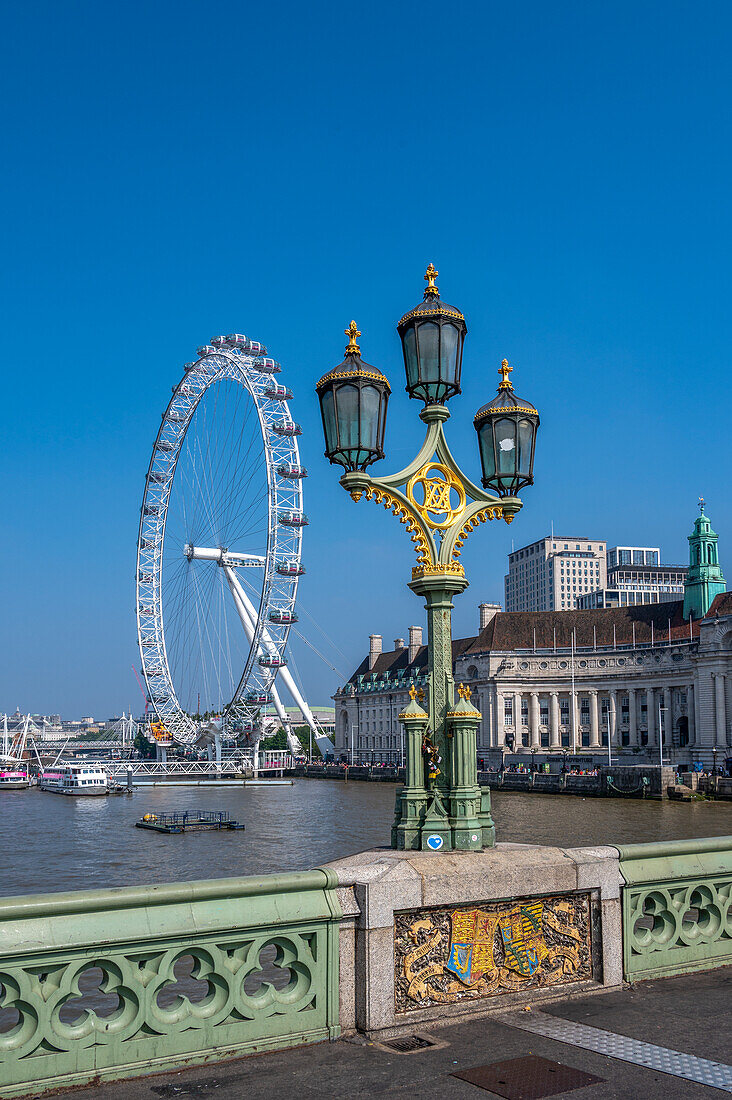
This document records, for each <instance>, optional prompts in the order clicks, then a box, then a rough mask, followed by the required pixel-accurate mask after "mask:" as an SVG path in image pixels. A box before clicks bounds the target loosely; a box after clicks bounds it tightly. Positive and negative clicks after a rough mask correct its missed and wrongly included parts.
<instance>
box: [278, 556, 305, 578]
mask: <svg viewBox="0 0 732 1100" xmlns="http://www.w3.org/2000/svg"><path fill="white" fill-rule="evenodd" d="M276 569H277V572H278V573H279V574H280V576H281V577H301V576H302V575H303V573H304V572H305V567H304V566H303V565H301V564H300V562H299V561H298V560H297V559H296V560H295V561H281V562H279V564H278V565H277V566H276Z"/></svg>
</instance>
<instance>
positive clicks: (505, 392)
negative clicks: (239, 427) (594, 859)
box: [316, 264, 539, 850]
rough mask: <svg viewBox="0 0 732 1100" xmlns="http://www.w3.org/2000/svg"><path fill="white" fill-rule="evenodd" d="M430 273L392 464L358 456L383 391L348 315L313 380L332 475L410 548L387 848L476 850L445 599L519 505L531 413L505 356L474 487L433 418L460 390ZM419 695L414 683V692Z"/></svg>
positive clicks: (456, 359)
mask: <svg viewBox="0 0 732 1100" xmlns="http://www.w3.org/2000/svg"><path fill="white" fill-rule="evenodd" d="M437 275H438V272H437V271H435V268H434V267H433V265H432V264H430V265H429V267H428V268H427V273H426V275H425V279H426V280H427V288H426V290H425V292H424V300H423V301H422V302H420V303H419V305H418V306H416V307H415V308H414V309H412V310H410V311H409V312H408V313H405V314H404V316H403V317H402V319H401V320H400V322H399V324H398V326H397V330H398V332H399V336H400V337H401V341H402V350H403V353H404V366H405V369H406V376H407V386H406V389H407V393H408V394H409V396H410V397H413V398H415V399H418V400H421V401H422V402H423V403H424V408H423V409H422V411H421V412H420V414H419V416H420V419H421V420H422V421H423V422H424V424H425V425H426V427H427V435H426V437H425V441H424V443H423V444H422V447H421V448H420V450H419V452H418V454H417V455H416V456H415V458H414V459H413V460H412V461H411V462H410V463H409V465H408V466H407V467H406V468H405V469H403V470H400V471H399V473H396V474H392V475H390V476H388V477H381V478H375V477H371V476H370V475H369V474H368V473H366V468H367V466H369V465H371V464H372V463H373V462H375V461H376V460H377V459H381V458H383V457H384V432H385V428H386V407H387V402H388V399H389V394H390V392H391V390H390V387H389V383H388V381H387V379H386V378H385V376H384V375H383V374H382V373H381V371H379V370H377V368H376V367H372V366H369V365H368V364H367V363H364V362H363V360H362V359H361V350H360V347H359V345H358V343H357V340H358V337H359V336H360V335H361V333H360V332H359V331H358V329H357V327H356V322H355V321H351V324H350V326H349V328H348V329H346V335H347V336H348V337H349V343H348V346H347V348H346V356H345V359H344V360H343V362H342V363H340V364H339V365H338V366H337V367H335V368H334V369H333V370H332V371H330V372H329V373H328V374H326V375H325V376H324V377H323V378H321V379H320V381H319V382H318V384H317V387H316V389H317V393H318V397H319V399H320V408H321V413H322V417H323V431H324V435H325V454H326V457H327V458H328V459H329V460H330V461H331V462H332V463H337V464H339V465H341V466H343V467H344V468H345V471H346V472H345V473H344V474H343V476H342V477H341V485H342V486H343V488H344V489H346V490H347V492H349V493H350V494H351V496H352V497H353V499H354V500H355V501H359V500H361V499H366V500H373V501H375V502H376V503H377V504H382V505H383V506H384V507H385V508H387V509H389V510H390V511H391V512H392V513H393V514H394V515H395V516H396V517H397V518H398V519H399V522H400V523H402V524H404V526H405V527H406V529H407V531H408V533H409V535H410V537H411V539H412V542H413V543H414V548H415V551H416V555H417V564H416V565H415V566H414V568H413V569H412V580H411V583H410V584H409V587H410V588H411V589H412V591H413V592H414V593H415V594H416V595H418V596H421V597H422V598H423V599H424V601H425V607H426V610H427V641H428V658H427V668H428V692H427V697H426V698H419V699H418V697H417V693H416V691H415V690H414V687H412V689H411V691H410V697H411V698H410V702H409V704H408V705H407V707H406V708H405V710H404V711H403V713H402V714H400V715H399V719H400V721H401V722H402V723H403V725H404V729H405V733H406V781H405V785H404V787H403V788H402V789H401V790H400V791H399V793H398V795H397V803H396V811H395V819H394V825H393V828H392V847H394V848H399V849H414V848H421V849H428V850H429V849H432V850H440V849H442V850H445V849H473V850H475V849H480V848H483V847H490V846H492V845H493V844H494V843H495V828H494V826H493V819H492V817H491V809H490V792H489V791H488V790H483V791H481V789H480V787H479V786H478V776H477V756H476V732H477V728H478V725H479V723H480V717H481V716H480V712H479V711H478V710H476V708H475V707H474V706H473V704H472V703H471V702H470V689H469V688H463V686H462V685H460V687H459V689H458V696H459V699H458V702H457V703H456V702H455V685H454V681H453V673H452V630H451V612H452V607H453V604H452V600H453V597H454V596H455V595H457V594H458V593H460V592H463V591H464V589H465V588H467V585H468V582H467V580H466V578H465V570H464V568H463V566H462V565H461V564H460V560H459V559H460V552H461V549H462V547H463V544H464V543H465V540H466V538H467V537H468V535H469V534H470V532H471V531H473V530H474V529H475V528H476V527H477V526H478V525H479V524H480V523H485V522H486V521H487V520H493V519H503V520H505V522H506V523H511V521H512V520H513V517H514V516H515V515H516V513H517V512H518V511H519V509H520V508H521V501H520V500H519V499H518V497H517V496H516V493H517V492H518V491H519V489H521V488H522V487H523V486H525V485H531V484H532V483H533V476H532V470H533V462H534V445H535V441H536V431H537V428H538V426H539V414H538V413H537V411H536V409H535V408H534V406H533V405H531V404H530V403H529V402H528V401H524V400H522V399H521V398H519V397H517V396H516V394H515V393H514V390H513V386H512V385H511V383H510V381H509V380H508V376H509V374H510V373H511V368H510V367H509V366H508V363H507V362H506V360H505V359H504V361H503V365H502V367H501V370H500V371H499V374H501V376H502V381H501V383H500V385H499V387H498V394H497V396H496V397H495V398H494V399H493V401H491V402H490V403H489V404H487V405H485V406H483V408H482V409H480V410H479V412H478V413H477V414H476V417H475V421H474V425H475V429H476V431H477V433H478V444H479V450H480V458H481V465H482V469H483V478H482V482H483V486H484V490H485V491H484V490H481V489H479V488H478V486H477V485H474V484H473V483H472V482H471V481H469V480H468V478H467V477H466V476H465V474H464V473H463V472H462V470H461V469H460V467H459V466H458V465H457V463H456V462H455V459H454V458H453V457H452V455H451V453H450V450H449V448H448V445H447V441H446V439H445V433H444V429H443V425H444V423H445V421H446V420H448V419H449V417H450V413H449V411H448V409H447V406H446V402H447V401H449V400H450V398H451V397H454V396H455V395H456V394H459V393H460V370H461V366H462V353H463V342H464V340H465V334H466V332H467V326H466V324H465V318H464V316H463V314H462V313H461V312H460V310H459V309H457V308H456V307H455V306H450V305H447V303H445V302H442V301H441V300H440V292H439V290H438V288H437V286H436V284H435V279H436V278H437ZM420 694H422V693H420Z"/></svg>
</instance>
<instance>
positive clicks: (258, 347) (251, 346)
mask: <svg viewBox="0 0 732 1100" xmlns="http://www.w3.org/2000/svg"><path fill="white" fill-rule="evenodd" d="M247 352H248V354H249V355H255V356H260V355H266V354H267V349H266V347H265V346H264V344H260V342H259V340H249V341H247Z"/></svg>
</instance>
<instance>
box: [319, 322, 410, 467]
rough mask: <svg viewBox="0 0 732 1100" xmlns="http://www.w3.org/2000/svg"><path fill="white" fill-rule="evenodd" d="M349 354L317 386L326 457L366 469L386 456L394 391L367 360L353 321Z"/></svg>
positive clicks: (345, 464)
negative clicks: (389, 407)
mask: <svg viewBox="0 0 732 1100" xmlns="http://www.w3.org/2000/svg"><path fill="white" fill-rule="evenodd" d="M345 333H346V336H348V338H349V341H348V346H347V348H346V357H345V359H344V360H343V362H342V363H339V364H338V366H337V367H334V368H333V370H332V371H329V372H328V374H326V375H324V376H323V377H322V378H321V379H320V381H319V382H318V384H317V386H316V387H315V389H316V390H317V393H318V397H319V399H320V412H321V415H322V417H323V434H324V435H325V456H326V458H329V459H330V461H331V462H332V463H336V462H337V463H338V464H339V465H340V466H343V467H345V469H346V470H350V471H352V470H365V469H366V467H367V466H369V465H370V464H371V463H372V462H375V461H376V459H377V458H383V457H384V429H385V428H386V405H387V402H388V400H389V394H390V393H391V387H390V386H389V383H388V381H387V379H386V378H385V377H384V375H383V374H382V373H381V371H380V370H378V369H377V368H376V367H372V366H370V365H369V364H368V363H364V361H363V359H362V358H361V349H360V347H359V346H358V344H357V343H356V341H357V339H358V337H359V336H360V335H361V333H360V332H359V331H358V328H357V327H356V322H355V321H351V324H350V325H349V327H348V328H347V329H346V330H345Z"/></svg>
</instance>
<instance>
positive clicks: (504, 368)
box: [498, 359, 513, 390]
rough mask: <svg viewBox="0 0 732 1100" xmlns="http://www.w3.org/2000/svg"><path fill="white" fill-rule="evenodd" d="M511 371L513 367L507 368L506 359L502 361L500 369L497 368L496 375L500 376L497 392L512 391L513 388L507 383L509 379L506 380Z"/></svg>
mask: <svg viewBox="0 0 732 1100" xmlns="http://www.w3.org/2000/svg"><path fill="white" fill-rule="evenodd" d="M512 370H513V367H509V365H508V359H504V360H503V362H502V363H501V365H500V367H499V368H498V373H499V374H500V376H501V382H500V384H499V386H498V388H499V390H510V389H513V386H512V385H511V383H510V381H509V378H508V376H509V374H510V373H511V371H512Z"/></svg>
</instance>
